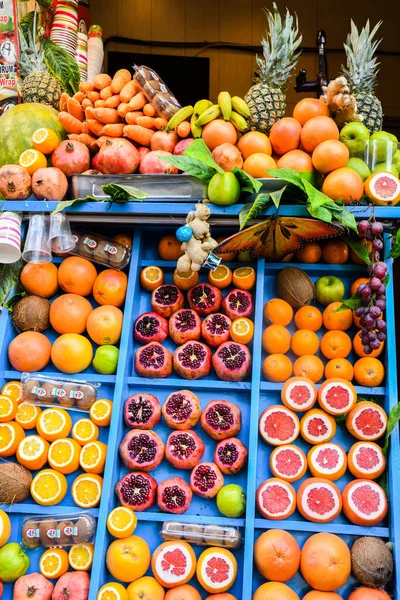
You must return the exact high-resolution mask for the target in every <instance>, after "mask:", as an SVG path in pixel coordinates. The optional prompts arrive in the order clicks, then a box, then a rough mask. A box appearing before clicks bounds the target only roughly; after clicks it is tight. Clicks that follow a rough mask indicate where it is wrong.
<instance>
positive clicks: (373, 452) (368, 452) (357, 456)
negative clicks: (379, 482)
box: [347, 442, 386, 479]
mask: <svg viewBox="0 0 400 600" xmlns="http://www.w3.org/2000/svg"><path fill="white" fill-rule="evenodd" d="M347 459H348V467H349V471H350V473H351V474H352V475H353V476H354V477H359V478H360V479H377V478H378V477H380V476H381V475H382V473H383V472H384V471H385V469H386V459H385V456H384V454H383V452H382V448H381V447H380V446H378V444H375V443H374V442H356V443H355V444H353V446H352V447H351V448H350V450H349V453H348V457H347Z"/></svg>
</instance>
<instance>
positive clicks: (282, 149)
mask: <svg viewBox="0 0 400 600" xmlns="http://www.w3.org/2000/svg"><path fill="white" fill-rule="evenodd" d="M300 134H301V125H300V123H299V122H298V121H297V120H296V119H293V117H284V118H283V119H279V121H276V123H274V124H273V125H272V127H271V131H270V132H269V140H270V142H271V144H272V148H273V151H274V152H276V154H279V155H282V154H286V152H290V151H291V150H296V149H297V148H298V147H299V146H300Z"/></svg>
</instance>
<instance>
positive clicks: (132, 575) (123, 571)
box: [106, 535, 150, 583]
mask: <svg viewBox="0 0 400 600" xmlns="http://www.w3.org/2000/svg"><path fill="white" fill-rule="evenodd" d="M106 564H107V569H108V570H109V572H110V573H111V575H112V577H114V578H115V579H117V580H118V581H122V582H124V583H128V582H132V581H135V579H139V577H142V576H143V575H144V574H145V573H146V571H147V569H148V568H149V566H150V548H149V546H148V544H147V542H146V541H145V540H144V539H143V538H141V537H139V536H138V535H131V536H129V537H127V538H123V539H119V540H114V541H113V542H111V544H110V545H109V546H108V549H107V554H106Z"/></svg>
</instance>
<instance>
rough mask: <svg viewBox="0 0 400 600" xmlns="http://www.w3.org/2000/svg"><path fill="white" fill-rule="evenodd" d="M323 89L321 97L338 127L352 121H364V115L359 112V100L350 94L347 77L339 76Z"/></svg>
mask: <svg viewBox="0 0 400 600" xmlns="http://www.w3.org/2000/svg"><path fill="white" fill-rule="evenodd" d="M322 90H323V92H324V94H323V96H321V98H320V99H321V100H322V101H323V102H325V104H327V106H328V108H329V110H330V111H331V114H332V118H333V119H334V120H335V121H336V124H337V126H338V127H343V125H345V124H346V123H349V122H350V121H362V117H361V116H360V115H358V114H357V102H356V99H355V97H354V96H352V95H351V94H350V90H349V86H348V85H347V80H346V77H343V76H342V77H337V78H336V79H334V80H332V81H331V82H330V83H329V85H327V86H324V87H323V88H322Z"/></svg>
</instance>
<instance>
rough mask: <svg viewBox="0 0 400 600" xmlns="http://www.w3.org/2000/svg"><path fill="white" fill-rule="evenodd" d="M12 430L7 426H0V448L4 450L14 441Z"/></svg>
mask: <svg viewBox="0 0 400 600" xmlns="http://www.w3.org/2000/svg"><path fill="white" fill-rule="evenodd" d="M14 438H15V436H14V430H13V429H12V428H11V427H8V426H7V425H0V448H1V449H2V450H5V449H6V448H8V447H9V446H11V444H12V443H13V441H14Z"/></svg>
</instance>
